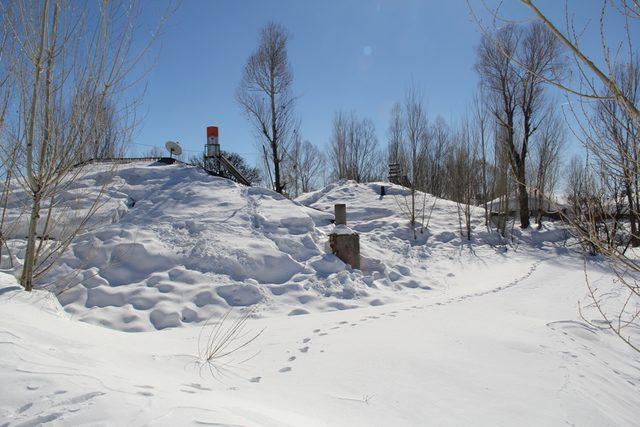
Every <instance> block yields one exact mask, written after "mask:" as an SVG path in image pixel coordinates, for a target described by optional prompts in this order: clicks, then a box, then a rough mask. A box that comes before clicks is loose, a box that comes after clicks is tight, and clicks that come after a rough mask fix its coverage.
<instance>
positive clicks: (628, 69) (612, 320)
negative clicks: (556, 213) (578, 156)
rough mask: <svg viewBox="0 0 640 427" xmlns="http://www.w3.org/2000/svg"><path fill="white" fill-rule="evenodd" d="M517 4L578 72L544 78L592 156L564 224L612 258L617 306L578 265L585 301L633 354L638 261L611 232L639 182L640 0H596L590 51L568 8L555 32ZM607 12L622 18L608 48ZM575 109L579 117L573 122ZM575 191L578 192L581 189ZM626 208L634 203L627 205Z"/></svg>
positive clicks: (639, 315)
mask: <svg viewBox="0 0 640 427" xmlns="http://www.w3.org/2000/svg"><path fill="white" fill-rule="evenodd" d="M521 2H522V3H523V4H524V5H525V6H526V7H528V8H529V10H531V11H532V12H533V13H534V15H535V16H536V18H537V19H539V21H540V22H541V23H542V25H544V26H545V27H546V28H548V29H549V31H550V32H551V33H552V34H553V35H554V36H555V37H556V39H557V40H558V42H559V43H562V44H563V45H564V46H565V47H566V48H567V49H568V50H569V51H570V52H571V54H572V59H573V66H574V69H575V70H577V72H578V76H579V80H578V82H579V85H578V86H575V85H574V83H573V82H569V83H567V82H562V81H558V80H557V79H549V83H551V84H554V85H555V86H556V87H558V88H560V89H561V90H563V91H564V93H565V94H566V95H567V99H568V100H569V102H570V104H571V110H572V111H573V112H574V115H575V117H576V118H578V127H579V131H578V132H576V134H579V133H582V134H583V140H584V142H585V148H586V151H587V153H588V154H591V155H593V156H594V157H595V159H594V160H592V161H591V162H587V171H586V172H585V173H584V174H583V176H582V177H578V178H575V179H572V182H574V186H575V185H576V184H575V182H579V181H580V180H582V181H585V180H586V183H584V184H583V186H586V185H587V184H588V186H587V189H588V191H583V193H586V195H585V196H583V197H575V196H573V197H574V202H573V203H574V205H576V207H575V208H574V209H573V211H574V213H573V215H572V216H569V217H568V218H567V221H568V222H569V223H570V224H571V226H572V229H573V230H574V232H575V233H576V234H577V236H578V237H579V238H580V239H581V241H583V242H587V243H588V245H589V246H590V247H591V248H592V252H596V253H601V254H604V255H605V256H607V257H608V259H610V260H611V261H612V266H613V270H614V272H615V274H616V281H615V283H616V284H618V285H619V286H620V289H622V290H623V291H624V293H625V294H626V295H625V298H623V300H622V301H621V302H620V303H619V304H618V305H616V304H615V303H613V304H612V305H608V304H607V298H605V295H604V294H603V293H602V291H600V290H598V288H596V287H594V286H593V285H592V283H591V282H590V281H589V278H588V274H587V273H586V269H585V278H586V282H587V288H588V290H589V295H590V305H591V306H592V307H595V309H596V311H597V312H598V314H599V315H600V317H601V318H602V319H603V320H604V324H605V325H606V327H607V328H608V329H609V330H610V331H611V332H613V333H614V334H616V335H617V336H618V337H619V338H620V339H622V340H623V341H624V342H625V343H626V344H627V345H629V346H630V347H632V348H633V349H635V350H636V351H640V346H638V345H637V343H635V342H632V340H631V338H630V335H629V333H628V332H626V331H627V330H629V329H632V328H636V329H637V328H638V326H639V324H640V322H639V319H640V309H639V308H638V307H639V302H640V285H639V283H638V274H639V273H640V265H639V264H638V262H637V254H636V253H635V252H634V251H632V252H631V254H629V252H628V251H627V249H628V245H629V243H633V241H634V240H635V238H634V237H633V236H632V238H631V239H630V240H629V241H628V242H627V244H624V242H621V241H619V240H618V239H617V236H618V232H619V226H620V225H621V223H620V222H619V221H617V220H616V219H617V217H619V216H620V213H621V212H620V210H621V206H623V201H622V200H621V194H623V193H624V191H623V189H625V187H627V188H628V182H629V181H630V182H638V178H639V177H638V175H639V171H640V168H639V167H638V166H639V163H638V157H636V154H635V153H636V152H637V149H638V148H637V147H638V140H637V135H638V134H639V130H640V111H639V109H638V98H637V97H636V96H637V89H636V88H637V83H636V82H635V81H636V80H637V71H634V68H635V69H637V60H636V56H637V52H636V49H635V47H634V45H633V43H634V41H636V40H637V37H636V36H635V34H637V30H638V25H639V24H640V2H638V1H637V0H620V1H619V2H609V1H602V3H601V11H600V20H599V23H600V26H599V31H600V38H601V43H600V46H601V49H600V51H599V52H589V51H587V50H585V49H584V46H581V43H580V36H579V35H578V32H576V31H575V26H574V25H573V21H572V18H571V17H570V14H569V12H567V17H566V22H567V23H568V24H569V25H567V27H568V29H567V30H566V32H562V31H561V30H559V29H558V26H557V25H556V24H555V23H554V22H553V21H552V20H551V19H549V18H548V17H547V16H546V15H545V14H544V13H543V12H542V11H541V10H540V8H538V7H537V6H536V4H535V3H534V2H533V1H532V0H521ZM610 13H613V14H617V15H618V16H619V17H620V18H621V19H622V21H623V22H624V28H623V37H621V39H620V40H619V42H618V43H616V46H615V48H614V49H611V48H610V46H611V44H610V43H609V40H608V39H607V37H606V34H607V28H606V25H607V24H606V22H607V21H606V19H605V16H606V15H607V14H610ZM596 57H600V58H602V59H600V60H596V59H594V58H596ZM598 83H599V84H598ZM594 100H595V101H596V104H597V107H596V114H595V118H596V120H594V121H592V119H593V118H594V116H593V114H591V113H590V110H591V109H590V108H589V106H587V107H585V104H592V103H593V101H594ZM575 101H577V104H578V107H577V108H576V107H575V106H574V102H575ZM580 113H582V116H583V117H582V118H583V120H580V117H579V116H580ZM625 175H628V176H627V177H625ZM620 178H622V179H620ZM578 188H579V187H578ZM625 191H626V190H625ZM574 193H577V194H578V196H580V193H578V192H575V191H574ZM630 193H631V197H628V196H629V194H626V197H622V198H623V199H626V201H625V202H624V203H625V204H627V205H628V206H627V209H628V210H629V211H630V213H631V216H634V215H636V212H633V210H637V202H636V201H635V200H634V198H635V195H633V190H631V192H630ZM576 200H577V201H576ZM632 205H633V206H635V207H633V208H632ZM585 216H586V218H585ZM633 222H636V221H635V220H632V221H631V223H633ZM636 227H637V223H636ZM632 234H633V233H632ZM583 318H584V314H583ZM585 320H587V319H586V318H585ZM587 321H589V320H587ZM592 324H593V323H592Z"/></svg>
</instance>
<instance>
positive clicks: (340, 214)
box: [333, 203, 347, 225]
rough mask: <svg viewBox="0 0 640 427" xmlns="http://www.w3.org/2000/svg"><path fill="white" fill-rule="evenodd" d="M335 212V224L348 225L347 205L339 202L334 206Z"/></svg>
mask: <svg viewBox="0 0 640 427" xmlns="http://www.w3.org/2000/svg"><path fill="white" fill-rule="evenodd" d="M333 208H334V212H335V224H336V225H347V205H345V204H344V203H338V204H336V205H334V206H333Z"/></svg>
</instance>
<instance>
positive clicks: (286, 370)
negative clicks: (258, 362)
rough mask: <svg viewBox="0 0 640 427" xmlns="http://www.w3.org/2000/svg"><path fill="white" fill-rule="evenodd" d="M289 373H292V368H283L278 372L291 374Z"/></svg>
mask: <svg viewBox="0 0 640 427" xmlns="http://www.w3.org/2000/svg"><path fill="white" fill-rule="evenodd" d="M289 371H291V367H290V366H285V367H284V368H281V369H280V370H279V371H278V372H289Z"/></svg>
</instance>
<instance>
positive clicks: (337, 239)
mask: <svg viewBox="0 0 640 427" xmlns="http://www.w3.org/2000/svg"><path fill="white" fill-rule="evenodd" d="M329 245H330V246H331V251H332V252H333V253H334V254H335V256H337V257H338V258H340V259H341V260H342V262H344V263H345V264H349V265H350V266H351V268H357V269H359V268H360V236H359V235H358V233H353V234H330V235H329Z"/></svg>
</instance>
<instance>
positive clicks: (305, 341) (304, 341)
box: [302, 338, 311, 344]
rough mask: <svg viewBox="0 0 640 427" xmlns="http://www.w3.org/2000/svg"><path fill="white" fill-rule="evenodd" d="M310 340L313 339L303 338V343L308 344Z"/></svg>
mask: <svg viewBox="0 0 640 427" xmlns="http://www.w3.org/2000/svg"><path fill="white" fill-rule="evenodd" d="M309 341H311V338H305V339H303V340H302V343H303V344H306V343H308V342H309Z"/></svg>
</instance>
